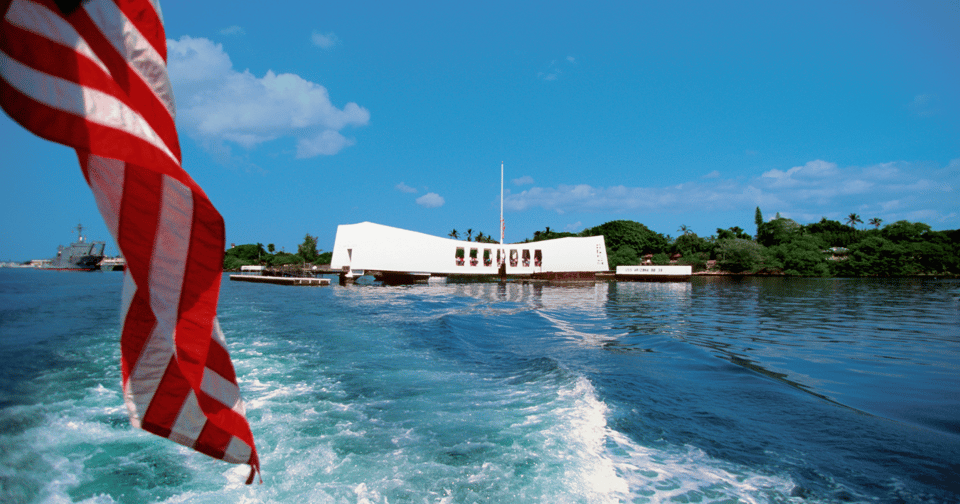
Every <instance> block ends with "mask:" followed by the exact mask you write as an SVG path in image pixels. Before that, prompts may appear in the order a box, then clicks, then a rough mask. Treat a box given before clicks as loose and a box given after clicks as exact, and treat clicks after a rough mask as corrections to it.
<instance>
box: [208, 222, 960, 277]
mask: <svg viewBox="0 0 960 504" xmlns="http://www.w3.org/2000/svg"><path fill="white" fill-rule="evenodd" d="M845 221H846V222H845V223H841V222H839V221H835V220H829V219H827V218H826V217H824V218H822V219H821V220H820V221H819V222H814V223H810V224H799V223H797V222H796V221H794V220H792V219H787V218H784V217H781V216H780V214H777V215H776V217H774V218H773V219H771V220H769V221H766V220H764V218H763V215H762V213H761V211H760V208H759V207H758V208H757V210H756V213H755V216H754V224H755V225H756V230H757V232H756V235H750V234H748V233H747V232H746V231H744V230H743V229H742V228H740V227H737V226H734V227H730V228H727V229H720V228H718V229H717V232H716V234H713V235H711V236H707V237H701V236H698V235H697V234H696V233H694V232H693V230H691V229H690V228H688V227H687V226H685V225H681V226H680V228H679V229H678V232H679V233H680V235H679V236H677V237H676V238H673V237H670V236H669V235H664V234H662V233H657V232H655V231H652V230H650V229H649V228H647V227H646V226H645V225H643V224H641V223H639V222H635V221H631V220H615V221H610V222H607V223H605V224H601V225H599V226H596V227H592V228H587V229H584V230H583V231H581V232H579V233H568V232H556V231H553V230H551V229H550V228H549V227H546V228H545V229H544V230H543V231H536V232H534V234H533V238H532V239H526V240H524V243H529V242H537V241H541V240H552V239H556V238H563V237H567V236H598V235H603V237H604V241H605V242H606V246H607V262H608V264H609V265H610V269H611V270H612V269H616V267H617V266H619V265H633V264H642V263H645V262H647V263H650V264H656V265H665V264H672V263H673V264H685V265H690V266H692V267H693V270H694V271H695V272H701V271H716V272H725V273H732V274H755V275H789V276H820V277H823V276H840V277H858V276H915V275H942V276H958V275H960V230H952V231H934V230H932V229H931V228H930V226H929V225H927V224H924V223H921V222H909V221H905V220H902V221H897V222H894V223H891V224H887V225H883V221H882V219H879V218H872V219H869V220H868V225H869V226H872V229H870V228H868V229H859V228H857V225H858V224H863V220H862V219H861V217H860V216H859V215H857V214H855V213H851V214H850V215H849V216H848V217H847V218H846V219H845ZM448 236H450V237H451V238H454V239H464V238H465V239H467V241H476V242H480V243H496V242H497V241H496V240H494V239H493V237H492V236H490V235H485V234H483V233H482V232H478V233H477V234H476V235H474V233H473V230H472V229H468V230H467V232H466V233H464V234H463V235H461V234H460V233H459V232H457V231H456V230H453V231H451V232H450V233H449V235H448ZM331 256H332V253H330V252H324V253H320V251H319V250H318V249H317V238H316V237H315V236H311V235H310V234H307V235H306V236H305V237H304V241H303V243H302V244H300V245H299V246H298V247H297V253H295V254H291V253H288V252H283V251H281V252H277V251H276V250H275V247H274V245H273V244H272V243H271V244H269V245H267V247H266V248H264V246H263V244H262V243H256V244H247V245H237V246H235V247H232V248H231V249H229V250H227V251H226V254H225V256H224V260H223V267H224V269H225V270H238V269H240V266H244V265H255V264H262V265H265V266H282V265H285V264H305V265H306V264H329V263H330V259H331Z"/></svg>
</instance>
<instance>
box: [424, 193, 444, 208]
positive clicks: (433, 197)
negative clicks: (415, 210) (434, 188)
mask: <svg viewBox="0 0 960 504" xmlns="http://www.w3.org/2000/svg"><path fill="white" fill-rule="evenodd" d="M444 203H445V201H444V199H443V197H442V196H440V195H439V194H437V193H427V194H424V195H423V196H420V197H419V198H417V204H418V205H420V206H422V207H424V208H437V207H440V206H443V204H444Z"/></svg>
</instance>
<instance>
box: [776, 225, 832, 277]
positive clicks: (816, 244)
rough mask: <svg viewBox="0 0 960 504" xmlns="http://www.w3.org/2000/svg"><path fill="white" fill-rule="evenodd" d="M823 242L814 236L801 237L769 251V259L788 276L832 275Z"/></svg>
mask: <svg viewBox="0 0 960 504" xmlns="http://www.w3.org/2000/svg"><path fill="white" fill-rule="evenodd" d="M824 248H825V247H824V244H823V242H822V241H821V240H820V239H819V238H817V237H814V236H810V235H800V236H797V237H795V238H794V239H793V240H791V241H790V242H787V243H782V244H780V245H776V246H774V247H770V248H769V249H767V257H770V258H772V259H773V261H771V263H773V264H771V265H775V266H776V267H777V268H778V269H781V270H782V271H783V272H784V273H785V274H787V275H794V276H814V277H822V276H827V275H829V274H830V266H829V264H828V262H827V254H826V253H824V251H823V250H824Z"/></svg>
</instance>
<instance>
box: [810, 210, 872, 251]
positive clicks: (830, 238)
mask: <svg viewBox="0 0 960 504" xmlns="http://www.w3.org/2000/svg"><path fill="white" fill-rule="evenodd" d="M803 232H804V233H806V234H810V235H813V236H816V237H818V238H820V240H822V241H823V243H824V245H825V246H827V247H849V246H850V245H851V244H853V243H855V242H856V241H857V240H859V239H860V236H859V233H858V232H857V231H856V230H854V229H851V228H850V226H844V225H843V224H841V223H840V222H839V221H835V220H828V219H827V218H826V217H823V218H821V219H820V222H815V223H813V224H807V225H804V226H803Z"/></svg>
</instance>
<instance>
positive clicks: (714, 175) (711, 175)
mask: <svg viewBox="0 0 960 504" xmlns="http://www.w3.org/2000/svg"><path fill="white" fill-rule="evenodd" d="M703 178H705V179H713V178H720V172H719V171H717V170H713V171H712V172H710V173H708V174H706V175H704V176H703Z"/></svg>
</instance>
